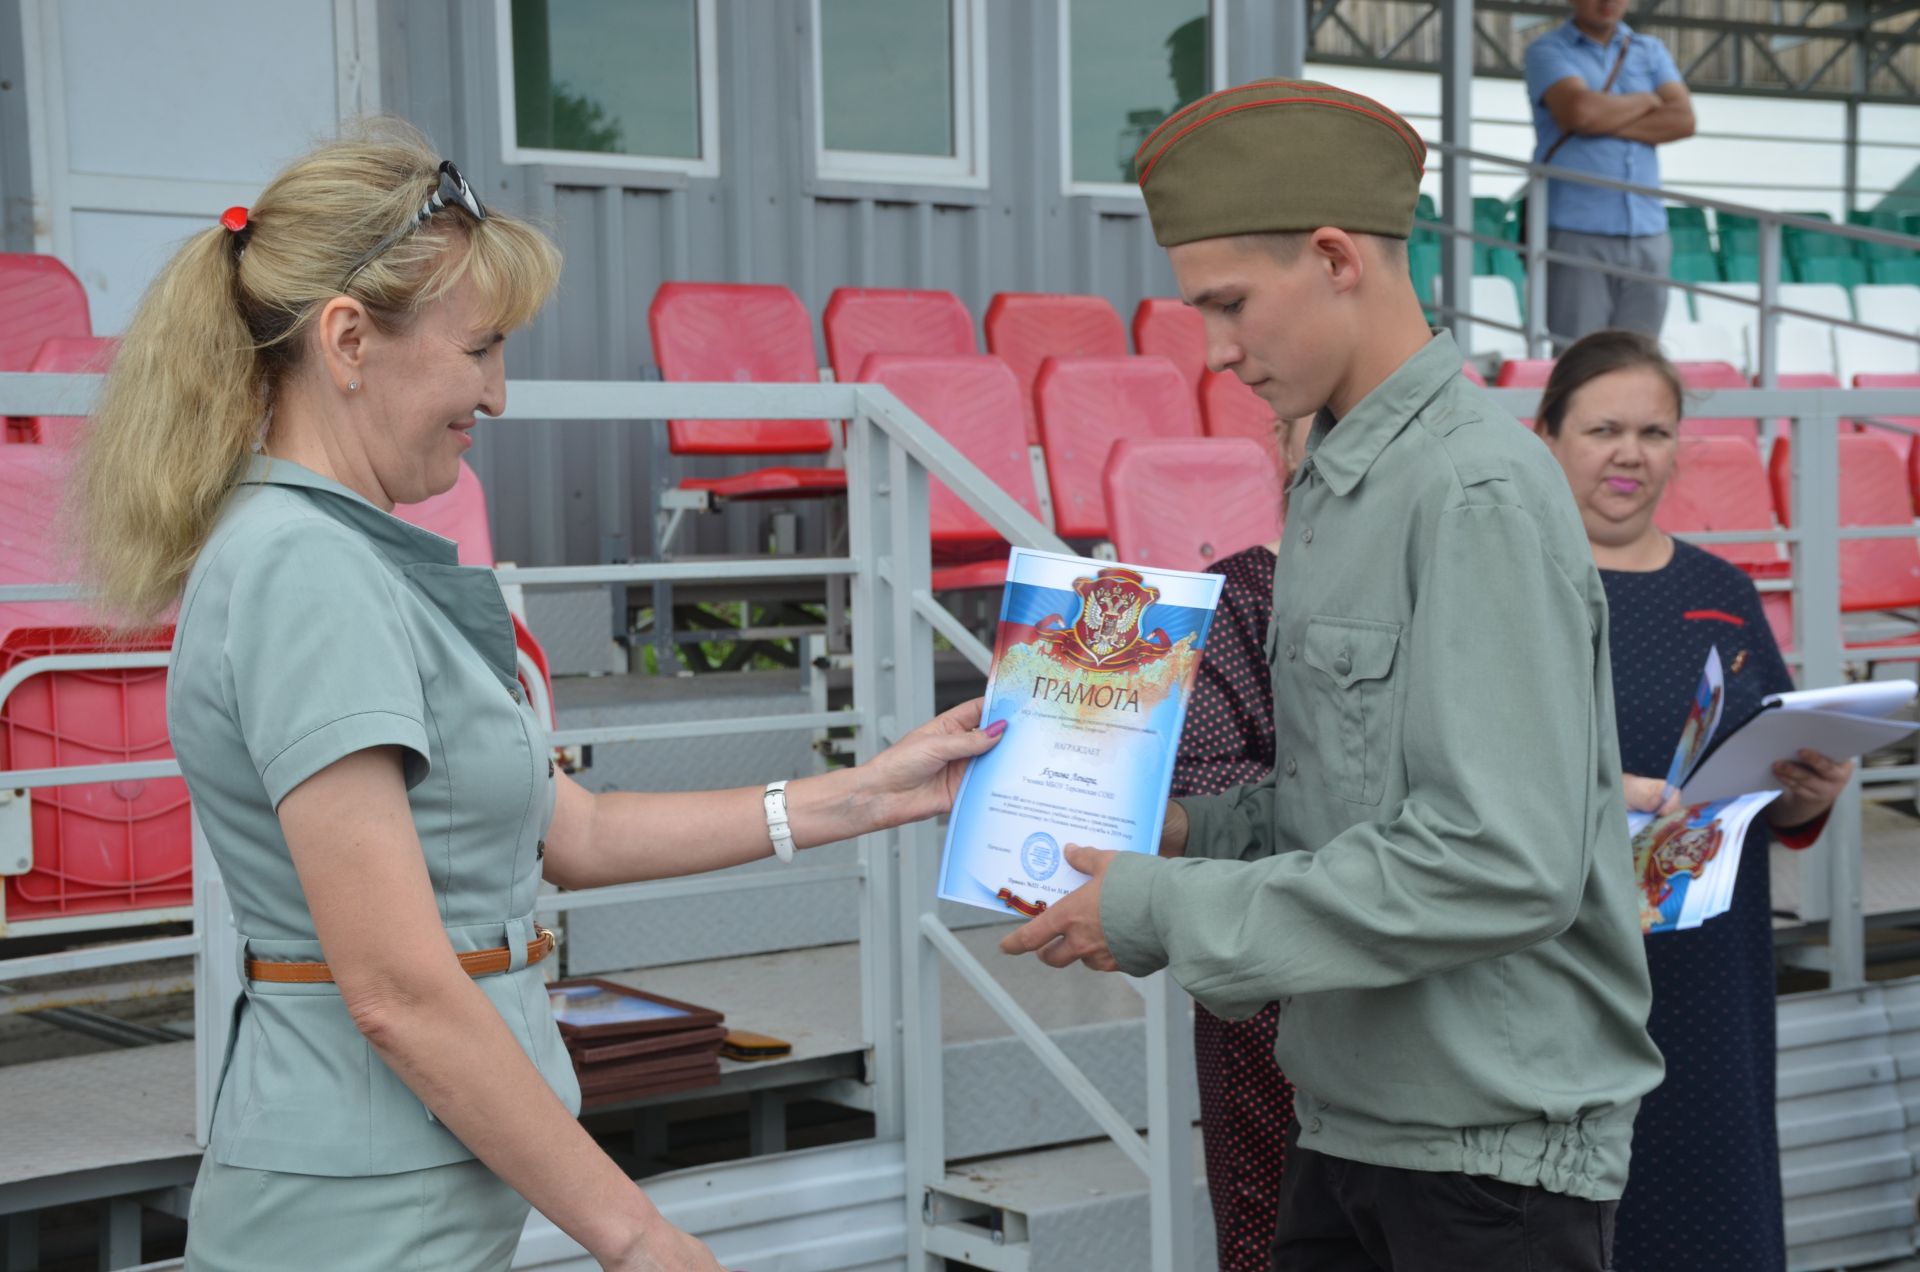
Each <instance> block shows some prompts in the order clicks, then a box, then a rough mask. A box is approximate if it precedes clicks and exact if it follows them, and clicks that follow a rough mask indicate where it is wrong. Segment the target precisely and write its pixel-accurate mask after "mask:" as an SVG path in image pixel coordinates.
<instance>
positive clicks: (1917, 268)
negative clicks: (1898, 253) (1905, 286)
mask: <svg viewBox="0 0 1920 1272" xmlns="http://www.w3.org/2000/svg"><path fill="white" fill-rule="evenodd" d="M1868 268H1869V269H1870V270H1871V271H1872V273H1873V281H1874V282H1876V283H1914V284H1916V285H1920V256H1909V257H1907V258H1906V259H1905V260H1885V261H1870V262H1868Z"/></svg>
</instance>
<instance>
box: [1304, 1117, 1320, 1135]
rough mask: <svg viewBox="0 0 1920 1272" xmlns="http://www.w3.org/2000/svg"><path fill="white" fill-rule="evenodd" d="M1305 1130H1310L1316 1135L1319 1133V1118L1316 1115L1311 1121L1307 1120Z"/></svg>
mask: <svg viewBox="0 0 1920 1272" xmlns="http://www.w3.org/2000/svg"><path fill="white" fill-rule="evenodd" d="M1307 1130H1309V1131H1311V1132H1312V1133H1313V1134H1315V1135H1318V1134H1319V1133H1320V1119H1319V1118H1317V1117H1316V1118H1314V1119H1313V1121H1311V1122H1308V1123H1307Z"/></svg>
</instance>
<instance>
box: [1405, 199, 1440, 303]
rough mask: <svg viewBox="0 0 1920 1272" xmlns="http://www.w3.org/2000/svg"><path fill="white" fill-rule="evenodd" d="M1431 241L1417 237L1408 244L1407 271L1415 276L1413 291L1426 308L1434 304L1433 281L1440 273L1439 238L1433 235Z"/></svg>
mask: <svg viewBox="0 0 1920 1272" xmlns="http://www.w3.org/2000/svg"><path fill="white" fill-rule="evenodd" d="M1421 197H1422V198H1425V197H1426V196H1425V195H1422V196H1421ZM1431 239H1432V241H1430V242H1429V241H1422V240H1421V239H1420V238H1419V237H1418V236H1416V237H1415V238H1414V239H1413V241H1412V242H1410V243H1408V244H1407V269H1408V272H1410V273H1411V274H1412V275H1413V291H1414V294H1415V295H1417V296H1418V297H1420V303H1421V304H1422V305H1426V306H1431V305H1432V304H1433V280H1434V276H1435V275H1437V274H1438V273H1439V272H1440V242H1439V236H1438V235H1432V236H1431Z"/></svg>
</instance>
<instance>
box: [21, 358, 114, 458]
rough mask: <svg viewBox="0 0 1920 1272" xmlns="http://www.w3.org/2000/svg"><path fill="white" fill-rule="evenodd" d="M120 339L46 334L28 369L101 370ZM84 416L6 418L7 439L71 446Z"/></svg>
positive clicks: (111, 360) (59, 370)
mask: <svg viewBox="0 0 1920 1272" xmlns="http://www.w3.org/2000/svg"><path fill="white" fill-rule="evenodd" d="M119 348H120V341H119V340H118V339H117V338H115V337H113V336H49V337H48V338H47V340H46V341H45V342H44V343H43V344H41V346H40V348H39V349H38V350H36V351H35V352H34V355H33V360H32V361H31V362H29V363H28V364H27V370H29V371H51V372H62V371H64V372H99V373H101V374H105V373H106V370H107V367H108V366H109V364H111V363H112V362H113V355H114V353H115V352H116V351H117V350H118V349H119ZM85 423H86V417H85V416H78V415H35V416H31V417H29V418H27V419H10V420H8V421H7V430H8V440H10V441H19V442H46V443H50V444H52V445H56V446H71V445H73V444H74V443H75V442H77V441H78V440H79V439H80V429H81V426H82V425H84V424H85Z"/></svg>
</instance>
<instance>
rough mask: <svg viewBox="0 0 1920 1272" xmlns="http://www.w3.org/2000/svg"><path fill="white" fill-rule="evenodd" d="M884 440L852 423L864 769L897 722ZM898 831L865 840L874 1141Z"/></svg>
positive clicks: (863, 919) (880, 1125) (899, 1114)
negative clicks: (886, 565)
mask: <svg viewBox="0 0 1920 1272" xmlns="http://www.w3.org/2000/svg"><path fill="white" fill-rule="evenodd" d="M886 451H887V440H886V438H885V436H884V435H883V434H882V433H881V432H880V430H879V429H878V428H876V427H874V424H873V421H872V419H871V418H869V417H868V416H867V415H866V413H865V412H864V411H861V412H856V413H855V414H854V416H853V417H852V418H851V419H849V420H848V423H847V456H846V458H847V536H848V550H849V555H850V556H851V557H852V559H853V562H854V565H855V572H854V574H853V578H852V601H853V638H854V647H855V648H856V649H859V650H860V651H862V656H861V657H859V658H857V659H855V660H854V664H853V693H854V703H855V706H856V707H857V708H858V709H859V711H860V712H861V713H862V714H863V715H864V716H865V717H866V718H867V719H868V720H869V721H871V727H869V728H865V729H862V730H860V733H859V736H858V737H857V738H856V739H855V741H854V757H855V759H857V760H858V761H860V762H861V763H865V762H866V761H867V760H870V759H872V758H873V757H874V755H876V754H877V753H878V752H879V751H880V750H882V749H883V748H884V747H885V746H886V744H887V739H886V737H885V736H883V734H884V733H886V732H887V731H888V730H889V728H890V727H891V722H892V721H893V720H894V719H895V718H897V717H896V715H895V712H894V703H893V700H892V695H893V690H894V681H893V677H892V676H891V675H890V674H888V673H889V670H890V668H891V664H892V657H891V649H892V641H893V622H892V619H891V617H890V614H889V609H888V603H889V602H890V601H891V600H892V597H891V596H890V595H889V592H888V589H887V586H886V584H885V582H884V581H883V579H882V578H881V571H882V568H883V562H884V560H885V558H886V555H887V549H888V536H889V535H890V534H891V532H892V520H891V518H890V517H889V516H888V515H887V495H886V487H885V485H884V481H883V478H882V477H881V474H882V473H884V472H885V471H886ZM895 835H896V832H894V831H882V832H880V833H877V834H872V835H867V836H865V837H863V838H862V839H861V841H860V860H861V864H862V866H863V868H864V879H863V881H862V883H861V890H860V1017H861V1032H862V1035H863V1037H864V1040H865V1041H866V1044H867V1046H868V1047H869V1048H871V1050H870V1052H869V1060H868V1071H867V1079H868V1081H869V1082H871V1083H872V1084H873V1119H874V1133H875V1134H876V1135H877V1136H879V1137H880V1138H881V1139H891V1138H896V1137H898V1136H900V1135H902V1134H903V1133H904V1131H903V1128H904V1124H905V1113H904V1106H903V1099H904V1084H903V1080H902V1075H901V1071H900V1023H901V1022H900V987H899V979H898V976H899V973H898V963H897V960H896V959H895V958H894V954H893V951H894V932H895V931H896V929H897V928H898V926H899V917H898V914H897V912H896V909H895V907H896V905H897V901H896V898H895V887H894V881H893V869H894V862H895V861H896V859H897V851H896V846H895V845H896V839H895Z"/></svg>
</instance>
